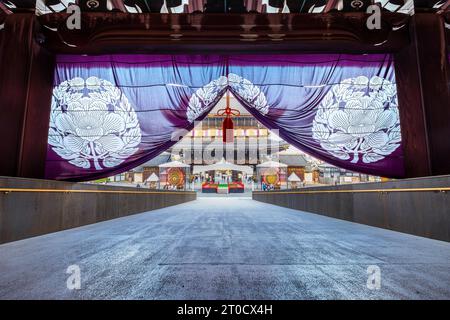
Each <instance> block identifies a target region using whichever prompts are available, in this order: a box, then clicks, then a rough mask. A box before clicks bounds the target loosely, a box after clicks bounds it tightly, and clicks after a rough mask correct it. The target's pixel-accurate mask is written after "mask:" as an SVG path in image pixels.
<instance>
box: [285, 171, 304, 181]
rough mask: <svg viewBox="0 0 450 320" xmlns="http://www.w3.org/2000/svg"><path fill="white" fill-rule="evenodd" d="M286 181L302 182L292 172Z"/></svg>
mask: <svg viewBox="0 0 450 320" xmlns="http://www.w3.org/2000/svg"><path fill="white" fill-rule="evenodd" d="M288 181H289V182H301V181H302V180H301V179H300V178H299V177H298V175H296V174H295V172H292V173H291V175H290V176H289V178H288Z"/></svg>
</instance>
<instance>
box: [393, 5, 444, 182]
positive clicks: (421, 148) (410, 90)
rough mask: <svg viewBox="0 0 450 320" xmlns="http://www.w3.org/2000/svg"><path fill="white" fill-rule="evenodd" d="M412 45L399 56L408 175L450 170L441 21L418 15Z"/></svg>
mask: <svg viewBox="0 0 450 320" xmlns="http://www.w3.org/2000/svg"><path fill="white" fill-rule="evenodd" d="M411 20H412V21H411V25H410V28H411V29H410V34H411V44H410V45H409V46H408V47H406V48H404V49H402V50H401V51H400V52H398V53H397V54H396V55H395V65H396V78H397V87H398V98H399V109H400V122H401V124H402V139H403V147H404V153H405V166H406V176H407V177H420V176H427V175H440V174H449V173H450V161H449V155H450V143H449V137H450V122H449V121H450V120H449V119H450V102H449V101H450V100H449V98H450V97H449V88H448V76H449V66H448V62H447V50H446V39H445V27H444V22H443V19H442V17H441V16H440V15H437V14H435V13H416V14H415V16H413V17H412V19H411Z"/></svg>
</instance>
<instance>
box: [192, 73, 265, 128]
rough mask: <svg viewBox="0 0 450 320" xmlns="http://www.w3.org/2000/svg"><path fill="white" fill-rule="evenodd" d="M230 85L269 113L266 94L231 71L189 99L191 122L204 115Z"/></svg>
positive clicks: (259, 108)
mask: <svg viewBox="0 0 450 320" xmlns="http://www.w3.org/2000/svg"><path fill="white" fill-rule="evenodd" d="M227 85H229V86H230V87H231V88H233V90H235V92H236V93H237V94H238V95H239V96H240V97H241V98H242V99H244V100H245V101H247V102H248V103H249V104H250V105H251V106H252V107H253V108H255V109H256V110H258V111H259V112H260V113H262V114H267V112H268V111H269V105H268V104H267V99H266V96H265V95H264V92H262V91H261V89H259V88H258V87H257V86H256V85H254V84H253V83H251V82H250V81H249V80H247V79H244V78H242V77H241V76H238V75H237V74H234V73H230V74H229V75H228V79H227V77H223V76H222V77H220V78H218V79H216V80H213V81H211V82H210V83H208V84H207V85H205V86H203V87H202V88H200V89H198V90H197V91H196V92H195V93H194V94H193V95H192V96H191V98H190V99H189V104H188V110H187V118H188V120H189V122H194V120H195V119H197V118H199V117H200V116H201V115H203V114H204V113H205V112H206V110H208V108H209V107H210V106H211V104H212V103H214V102H217V99H218V98H219V94H220V93H221V92H222V91H223V90H224V89H226V87H227Z"/></svg>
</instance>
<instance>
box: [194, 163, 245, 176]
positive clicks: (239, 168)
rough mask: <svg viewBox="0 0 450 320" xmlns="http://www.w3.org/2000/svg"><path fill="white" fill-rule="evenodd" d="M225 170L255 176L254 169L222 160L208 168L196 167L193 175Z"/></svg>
mask: <svg viewBox="0 0 450 320" xmlns="http://www.w3.org/2000/svg"><path fill="white" fill-rule="evenodd" d="M225 170H232V171H240V172H243V173H246V174H248V175H252V174H253V168H252V167H249V166H240V165H236V164H233V163H231V162H227V161H225V159H222V160H221V161H219V162H217V163H214V164H211V165H207V166H194V170H193V174H197V173H201V172H207V171H225Z"/></svg>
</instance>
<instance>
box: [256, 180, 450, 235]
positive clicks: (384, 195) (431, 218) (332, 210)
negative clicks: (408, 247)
mask: <svg viewBox="0 0 450 320" xmlns="http://www.w3.org/2000/svg"><path fill="white" fill-rule="evenodd" d="M442 187H446V188H448V187H450V176H438V177H427V178H416V179H405V180H398V181H390V182H380V183H361V184H353V185H340V186H336V187H333V186H330V187H314V188H305V189H297V190H286V191H280V192H254V193H253V199H254V200H257V201H261V202H266V203H271V204H275V205H279V206H283V207H287V208H292V209H297V210H303V211H309V212H313V213H317V214H321V215H325V216H329V217H333V218H338V219H344V220H349V221H353V222H357V223H362V224H367V225H370V226H375V227H380V228H385V229H391V230H395V231H400V232H404V233H410V234H414V235H418V236H422V237H428V238H433V239H438V240H444V241H450V191H447V192H439V191H431V192H430V191H418V192H411V191H408V192H373V193H368V192H360V193H356V192H345V193H337V192H331V193H309V194H301V193H289V192H302V191H306V192H311V191H338V190H352V191H358V190H360V191H361V190H375V189H406V188H442Z"/></svg>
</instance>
